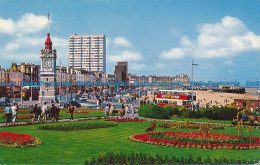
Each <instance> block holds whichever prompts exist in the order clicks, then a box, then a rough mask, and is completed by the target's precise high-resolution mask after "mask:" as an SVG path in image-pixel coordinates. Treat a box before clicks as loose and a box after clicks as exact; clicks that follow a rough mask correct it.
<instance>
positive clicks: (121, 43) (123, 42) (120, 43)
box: [113, 37, 132, 47]
mask: <svg viewBox="0 0 260 165" xmlns="http://www.w3.org/2000/svg"><path fill="white" fill-rule="evenodd" d="M113 44H114V45H116V46H123V47H131V46H132V44H131V42H130V41H129V40H128V39H126V38H125V37H116V38H115V39H114V41H113Z"/></svg>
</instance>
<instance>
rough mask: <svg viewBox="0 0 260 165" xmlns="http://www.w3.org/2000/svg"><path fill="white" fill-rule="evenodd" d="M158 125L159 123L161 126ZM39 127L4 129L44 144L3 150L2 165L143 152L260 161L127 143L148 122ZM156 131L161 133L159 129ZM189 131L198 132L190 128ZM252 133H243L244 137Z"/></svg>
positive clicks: (250, 154)
mask: <svg viewBox="0 0 260 165" xmlns="http://www.w3.org/2000/svg"><path fill="white" fill-rule="evenodd" d="M93 122H95V120H93ZM158 124H159V123H158ZM38 126H39V125H30V126H18V127H1V128H0V131H6V132H17V133H25V134H30V135H32V136H35V137H39V138H40V139H42V141H43V143H44V144H43V145H41V146H39V147H32V148H4V147H0V153H1V154H0V164H83V163H84V162H85V161H86V160H87V159H88V160H90V159H91V158H92V157H93V156H94V157H97V156H99V155H101V154H105V153H106V152H124V153H128V154H130V153H131V151H135V153H138V152H143V153H147V154H151V155H153V156H155V155H156V154H160V155H168V156H172V155H175V156H177V157H181V156H185V157H186V156H189V155H190V154H192V156H193V157H195V158H196V157H197V156H202V157H207V156H209V157H211V158H212V159H214V158H220V157H226V158H234V159H246V160H252V159H253V160H255V161H259V160H260V150H259V149H258V150H211V149H207V150H203V149H192V148H175V147H164V146H155V145H146V144H142V143H136V142H132V141H129V140H128V137H129V136H131V135H134V134H136V133H137V134H140V133H144V130H145V128H147V127H148V126H149V122H146V123H118V127H111V128H102V129H92V130H81V131H70V132H65V131H48V130H39V129H38ZM156 131H162V129H160V128H159V129H157V130H156ZM190 131H198V130H194V129H190ZM213 132H223V133H228V134H236V132H237V130H236V129H235V128H234V127H225V130H214V131H213ZM248 134H249V133H248V132H246V131H244V135H248ZM252 135H253V136H257V137H259V136H260V131H259V130H255V132H254V133H253V134H252Z"/></svg>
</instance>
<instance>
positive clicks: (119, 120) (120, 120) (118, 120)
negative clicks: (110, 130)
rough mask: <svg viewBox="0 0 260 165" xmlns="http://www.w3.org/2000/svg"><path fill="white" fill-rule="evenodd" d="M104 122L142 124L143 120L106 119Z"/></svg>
mask: <svg viewBox="0 0 260 165" xmlns="http://www.w3.org/2000/svg"><path fill="white" fill-rule="evenodd" d="M104 121H114V122H140V123H143V122H145V120H138V119H107V120H104Z"/></svg>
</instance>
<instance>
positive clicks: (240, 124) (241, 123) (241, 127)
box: [236, 121, 244, 136]
mask: <svg viewBox="0 0 260 165" xmlns="http://www.w3.org/2000/svg"><path fill="white" fill-rule="evenodd" d="M236 128H237V136H239V135H240V132H241V136H243V128H244V125H243V122H242V121H239V122H237V126H236Z"/></svg>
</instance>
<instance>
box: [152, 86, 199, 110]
mask: <svg viewBox="0 0 260 165" xmlns="http://www.w3.org/2000/svg"><path fill="white" fill-rule="evenodd" d="M156 96H157V97H156V103H157V105H160V106H174V107H175V106H179V107H186V108H189V107H190V106H191V101H192V100H191V98H192V92H191V91H187V90H184V91H181V90H159V91H158V93H157V95H156ZM193 100H194V101H195V100H196V93H194V92H193Z"/></svg>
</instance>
